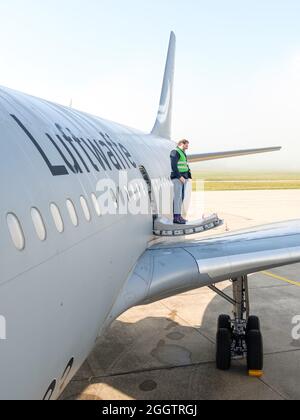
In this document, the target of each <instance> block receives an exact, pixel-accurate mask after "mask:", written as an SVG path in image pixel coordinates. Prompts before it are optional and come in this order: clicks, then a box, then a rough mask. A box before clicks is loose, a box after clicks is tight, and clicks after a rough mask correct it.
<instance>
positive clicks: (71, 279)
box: [0, 88, 174, 399]
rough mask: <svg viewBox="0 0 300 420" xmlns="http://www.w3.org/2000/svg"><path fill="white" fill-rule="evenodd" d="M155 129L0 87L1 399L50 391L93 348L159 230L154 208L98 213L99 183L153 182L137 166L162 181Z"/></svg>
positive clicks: (164, 155)
mask: <svg viewBox="0 0 300 420" xmlns="http://www.w3.org/2000/svg"><path fill="white" fill-rule="evenodd" d="M149 137H150V136H149V135H144V134H142V133H140V132H138V131H134V130H131V129H129V128H127V127H123V126H120V125H117V124H114V123H110V122H107V121H104V120H102V119H99V118H96V117H92V116H90V115H87V114H83V113H80V112H77V111H75V110H73V109H70V108H64V107H62V106H59V105H54V104H52V103H49V102H46V101H43V100H40V99H37V98H34V97H29V96H27V95H24V94H20V93H17V92H14V91H11V90H8V89H3V88H1V89H0V147H1V166H0V171H1V184H0V191H1V197H2V199H1V200H0V215H1V235H0V246H1V264H0V270H1V276H0V290H1V292H0V315H1V316H3V317H5V319H6V320H7V325H6V330H7V332H6V334H7V337H6V340H2V341H0V349H1V351H0V354H1V361H0V372H1V375H0V397H1V398H11V397H12V398H17V399H18V398H26V399H32V398H34V399H35V398H39V399H40V398H43V397H44V396H45V394H46V393H47V390H48V387H49V386H50V385H51V384H54V381H55V386H54V387H53V386H52V388H51V389H52V391H53V392H52V391H51V392H50V393H51V398H56V397H58V395H59V394H60V392H61V390H62V387H63V386H65V385H66V383H67V381H68V378H71V376H72V372H76V371H77V369H78V368H79V367H80V366H81V364H82V363H83V361H84V360H85V358H86V357H87V355H88V354H89V353H90V351H91V350H92V348H93V346H94V344H95V341H96V339H97V337H98V335H99V332H100V331H101V326H102V325H103V324H104V322H105V319H106V317H107V316H108V314H109V312H110V310H111V307H112V305H113V303H114V301H115V300H116V298H117V296H118V294H119V292H120V289H121V287H122V285H123V284H124V282H125V280H126V279H127V278H128V275H129V273H130V272H131V270H132V269H133V267H134V265H135V263H136V261H137V260H138V258H139V257H140V256H141V255H142V254H143V252H144V251H145V249H146V248H147V246H148V243H149V241H150V240H151V239H152V238H153V219H152V215H151V214H147V215H131V214H130V213H129V212H128V213H127V214H124V215H109V214H108V215H102V214H101V209H100V214H99V209H98V208H97V205H96V203H95V197H97V196H98V193H97V183H98V181H99V180H100V179H103V178H110V179H112V180H113V181H114V182H116V183H118V178H119V172H120V171H126V172H127V174H128V179H129V181H130V180H133V179H134V180H140V183H141V184H142V185H144V190H146V183H145V181H144V179H143V177H142V174H141V172H140V170H139V166H141V165H142V166H144V167H145V168H146V169H147V171H148V174H149V176H150V177H151V178H155V179H162V180H163V182H166V178H167V177H169V175H170V163H169V153H170V151H171V150H172V148H174V143H173V142H171V141H166V140H163V139H161V138H156V137H154V136H151V139H150V138H149ZM123 193H124V191H123ZM124 195H125V194H124ZM141 196H142V199H144V200H148V196H147V194H141ZM81 200H82V201H81ZM70 202H72V203H73V205H74V208H75V211H76V216H74V214H73V213H71V215H72V214H73V217H72V216H70V213H69V210H68V206H70V204H69V203H70ZM82 202H84V203H86V204H84V206H83V204H82ZM86 205H87V207H88V210H87V209H86ZM54 206H55V207H54ZM54 208H55V209H58V210H59V212H60V214H61V219H62V223H63V230H62V229H61V226H60V229H59V230H58V228H57V226H56V223H55V219H54V216H53V211H54V210H53V209H54ZM33 209H34V210H33ZM36 210H37V211H38V213H39V214H40V216H41V217H42V220H43V222H42V224H43V225H44V227H43V226H40V225H41V220H40V218H39V216H38V214H37V212H36ZM56 211H57V210H56ZM84 211H85V212H84ZM88 213H89V214H90V216H88ZM14 217H16V219H15V218H14ZM74 217H75V219H74ZM76 217H77V220H78V222H77V223H74V222H75V221H76ZM89 218H90V220H88V219H89ZM57 219H60V218H59V216H58V217H56V222H57V223H58V225H59V224H61V221H60V220H57ZM16 220H18V222H19V226H18V223H17V222H16ZM34 220H35V221H36V222H35V223H36V226H37V230H36V227H35V224H34ZM9 225H10V229H11V231H10V230H9ZM61 230H62V231H61ZM12 235H14V236H13V238H15V242H14V241H13V239H12ZM20 235H21V236H23V238H22V237H21V238H20ZM69 362H70V363H72V367H71V368H72V372H71V374H70V372H67V373H68V374H69V375H68V378H66V377H63V376H64V373H66V372H65V370H66V369H67V366H68V363H69ZM68 370H69V369H68ZM48 396H49V395H48Z"/></svg>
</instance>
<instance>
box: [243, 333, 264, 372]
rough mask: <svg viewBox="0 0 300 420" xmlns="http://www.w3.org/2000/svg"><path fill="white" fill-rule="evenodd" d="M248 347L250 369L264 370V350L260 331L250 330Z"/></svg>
mask: <svg viewBox="0 0 300 420" xmlns="http://www.w3.org/2000/svg"><path fill="white" fill-rule="evenodd" d="M247 349H248V353H247V363H248V371H262V370H263V367H264V350H263V338H262V334H261V332H260V331H258V330H251V331H249V332H248V334H247Z"/></svg>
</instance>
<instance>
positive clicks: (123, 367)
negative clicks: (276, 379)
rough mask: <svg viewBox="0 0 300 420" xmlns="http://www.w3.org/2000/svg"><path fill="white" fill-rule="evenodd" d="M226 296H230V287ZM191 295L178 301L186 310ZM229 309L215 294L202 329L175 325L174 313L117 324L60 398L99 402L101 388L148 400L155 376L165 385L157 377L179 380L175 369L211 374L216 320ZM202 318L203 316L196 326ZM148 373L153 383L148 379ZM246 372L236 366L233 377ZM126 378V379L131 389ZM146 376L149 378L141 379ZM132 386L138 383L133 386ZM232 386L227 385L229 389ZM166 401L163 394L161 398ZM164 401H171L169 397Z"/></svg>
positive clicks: (155, 386) (205, 315)
mask: <svg viewBox="0 0 300 420" xmlns="http://www.w3.org/2000/svg"><path fill="white" fill-rule="evenodd" d="M197 292H198V291H195V295H194V296H193V299H192V305H195V311H197ZM225 292H226V293H228V294H231V287H228V288H227V289H226V290H225ZM192 294H193V292H192ZM189 296H190V294H188V295H186V296H184V295H183V296H182V300H186V305H189ZM199 305H200V299H199V302H198V306H199ZM189 310H192V311H193V310H194V309H193V308H189ZM231 310H232V306H231V305H230V304H229V303H227V302H226V301H225V300H223V299H222V298H220V297H219V296H217V295H216V296H215V297H213V299H212V300H211V302H210V303H209V304H208V306H207V308H206V310H205V313H204V315H203V317H202V321H201V326H199V323H198V325H195V326H183V325H181V324H180V323H179V322H177V321H176V319H177V318H176V317H177V313H176V311H170V315H168V317H148V318H145V319H142V320H140V321H138V322H136V323H127V322H124V321H122V320H117V321H115V322H114V323H113V324H112V326H111V327H110V328H109V330H108V331H107V332H106V334H105V335H104V336H103V337H101V338H99V340H98V341H97V344H96V347H95V349H94V351H93V353H92V355H91V356H90V357H89V359H88V360H87V361H86V362H85V364H84V366H83V367H82V368H81V370H80V371H79V372H78V374H77V375H76V377H75V378H74V379H73V380H72V382H71V383H70V384H69V385H68V387H67V388H66V390H65V392H64V393H63V395H62V397H61V399H87V400H89V399H92V400H93V399H94V400H97V399H101V385H105V384H106V385H109V386H110V387H111V388H114V389H116V390H117V391H118V395H120V394H123V395H124V396H125V395H126V396H128V397H129V398H133V399H141V395H143V398H145V399H147V393H148V392H149V397H150V398H151V392H152V391H154V390H155V389H156V388H157V387H158V385H159V384H157V377H158V378H159V381H160V380H163V379H160V377H159V375H157V372H160V371H164V370H168V371H169V372H172V370H173V372H174V375H178V372H177V373H176V371H175V369H176V368H188V367H191V368H193V369H197V368H198V367H200V366H203V365H206V366H209V369H212V370H215V337H216V328H217V327H216V326H217V318H218V315H219V314H221V313H228V314H231ZM149 312H151V309H150V308H149ZM193 316H194V317H195V315H193ZM195 318H196V317H195ZM200 318H201V316H199V322H200ZM152 373H154V377H155V379H151V377H152ZM245 373H246V366H245V363H243V362H236V363H234V366H233V370H232V371H231V374H233V375H234V376H241V375H243V376H244V375H245ZM215 374H216V375H218V374H219V372H218V371H216V372H215ZM220 374H221V373H220ZM222 374H223V373H222ZM179 375H180V374H179ZM126 377H127V379H128V378H129V382H130V386H128V380H125V378H126ZM147 377H148V378H149V379H148V380H147V379H146V380H145V378H147ZM140 378H142V379H140ZM133 381H136V384H135V385H134V386H132V382H133ZM222 383H223V381H222ZM93 385H98V386H99V390H97V391H95V388H94V387H93ZM223 386H224V383H223ZM230 387H231V385H230V382H228V389H230ZM91 389H92V391H91ZM152 396H153V394H152ZM106 397H107V394H106ZM106 397H105V398H106ZM164 397H165V395H164V392H162V394H161V398H163V399H164ZM187 397H188V395H185V398H187ZM177 398H178V397H177ZM166 399H172V395H169V397H168V398H166Z"/></svg>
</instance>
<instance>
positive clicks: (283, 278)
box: [262, 271, 300, 287]
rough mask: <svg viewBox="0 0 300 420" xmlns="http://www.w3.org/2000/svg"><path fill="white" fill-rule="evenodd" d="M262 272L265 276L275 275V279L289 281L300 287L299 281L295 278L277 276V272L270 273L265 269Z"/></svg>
mask: <svg viewBox="0 0 300 420" xmlns="http://www.w3.org/2000/svg"><path fill="white" fill-rule="evenodd" d="M262 274H264V275H265V276H268V277H273V278H274V279H277V280H281V281H284V282H285V283H289V284H292V285H294V286H298V287H300V283H299V282H297V281H293V280H289V279H287V278H285V277H281V276H277V275H276V274H273V273H270V272H269V271H263V272H262Z"/></svg>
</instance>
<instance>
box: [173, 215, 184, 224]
mask: <svg viewBox="0 0 300 420" xmlns="http://www.w3.org/2000/svg"><path fill="white" fill-rule="evenodd" d="M173 223H174V224H175V225H185V223H186V222H185V221H184V220H183V219H182V218H181V217H176V218H175V219H174V220H173Z"/></svg>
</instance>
